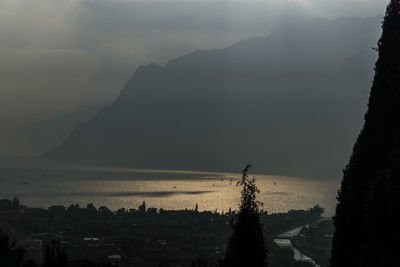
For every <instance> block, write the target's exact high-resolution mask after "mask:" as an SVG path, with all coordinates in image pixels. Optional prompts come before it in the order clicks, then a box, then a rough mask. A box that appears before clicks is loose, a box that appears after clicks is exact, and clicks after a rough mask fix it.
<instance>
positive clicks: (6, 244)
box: [0, 231, 36, 267]
mask: <svg viewBox="0 0 400 267" xmlns="http://www.w3.org/2000/svg"><path fill="white" fill-rule="evenodd" d="M24 256H25V251H24V250H22V249H20V248H17V247H16V246H15V244H14V243H12V244H10V240H9V238H8V236H7V235H4V234H3V233H2V232H1V231H0V266H1V267H34V266H36V265H35V263H34V262H33V261H31V260H27V261H25V260H24Z"/></svg>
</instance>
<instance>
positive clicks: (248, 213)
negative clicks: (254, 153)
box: [223, 165, 267, 267]
mask: <svg viewBox="0 0 400 267" xmlns="http://www.w3.org/2000/svg"><path fill="white" fill-rule="evenodd" d="M250 167H251V165H247V166H246V167H245V168H244V170H243V171H242V179H241V180H240V181H239V182H238V185H241V186H242V198H241V205H240V209H239V212H238V214H237V215H236V216H235V218H234V219H233V222H232V227H233V234H232V237H231V239H230V240H229V243H228V248H227V251H226V254H225V259H224V262H223V266H224V267H234V266H238V267H239V266H248V267H264V266H267V249H266V245H265V241H264V234H263V229H262V227H261V224H260V210H259V206H260V205H262V203H261V202H259V201H257V200H256V195H257V193H259V190H258V188H257V186H256V184H255V181H256V179H255V177H253V178H251V179H249V178H248V171H249V168H250Z"/></svg>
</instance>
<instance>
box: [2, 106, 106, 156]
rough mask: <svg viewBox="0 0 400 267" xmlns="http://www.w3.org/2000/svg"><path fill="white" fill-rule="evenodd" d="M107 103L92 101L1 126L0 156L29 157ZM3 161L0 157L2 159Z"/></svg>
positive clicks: (62, 137) (48, 145)
mask: <svg viewBox="0 0 400 267" xmlns="http://www.w3.org/2000/svg"><path fill="white" fill-rule="evenodd" d="M106 105H109V103H102V104H92V105H88V106H85V107H80V108H77V109H75V110H72V111H69V112H66V113H62V114H58V115H55V116H53V117H52V118H49V119H47V120H40V121H36V122H32V123H27V124H23V125H17V126H14V127H8V128H7V127H3V128H2V132H1V133H0V137H1V138H0V146H1V151H0V157H1V156H6V157H11V158H13V157H32V156H37V155H41V154H43V153H45V152H46V151H49V150H50V149H52V148H54V147H55V146H57V145H59V144H60V143H61V142H62V141H63V140H64V139H65V138H67V137H68V135H69V134H70V133H71V132H72V131H73V130H74V129H75V128H76V127H77V126H79V125H80V124H82V123H84V122H86V121H88V120H90V119H91V118H92V117H93V116H94V115H96V114H97V112H98V111H99V110H100V109H101V108H103V107H104V106H106ZM2 161H3V160H2Z"/></svg>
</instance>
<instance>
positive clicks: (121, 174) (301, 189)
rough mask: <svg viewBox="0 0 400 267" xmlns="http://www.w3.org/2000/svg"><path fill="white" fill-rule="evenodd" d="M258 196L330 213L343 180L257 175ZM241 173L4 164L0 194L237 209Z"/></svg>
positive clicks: (285, 206)
mask: <svg viewBox="0 0 400 267" xmlns="http://www.w3.org/2000/svg"><path fill="white" fill-rule="evenodd" d="M255 176H256V177H257V185H258V187H259V189H260V191H261V192H260V194H259V196H258V198H259V200H260V201H262V202H264V209H265V210H267V211H268V212H270V213H274V212H286V211H288V210H290V209H308V208H311V207H313V206H315V205H316V204H319V205H321V206H322V207H323V208H325V210H326V215H327V216H331V215H332V214H333V212H334V209H335V205H336V198H335V197H336V191H337V189H338V187H339V181H336V180H326V179H307V178H297V177H284V176H276V175H273V176H272V175H255ZM239 178H240V174H235V173H212V172H195V171H193V172H191V171H158V170H136V169H105V168H104V169H99V168H96V169H95V168H92V169H88V168H86V169H84V168H73V169H72V168H69V169H67V168H43V167H23V168H18V167H0V198H13V197H14V196H17V197H18V198H19V199H20V201H21V203H23V204H25V205H27V206H40V207H48V206H51V205H58V204H61V205H64V206H69V205H70V204H80V205H81V206H82V205H83V206H85V205H86V204H88V203H93V204H94V205H95V206H97V207H99V206H107V207H108V208H110V209H112V210H116V209H119V208H122V207H123V208H128V209H129V208H137V207H138V206H139V205H140V204H141V203H142V202H143V201H146V205H147V207H156V208H163V209H186V208H187V209H193V208H194V207H195V205H196V203H197V204H198V206H199V210H212V211H214V210H217V211H219V212H221V211H228V210H229V208H232V209H236V208H237V207H238V204H239V200H240V188H239V187H237V186H236V182H237V180H238V179H239Z"/></svg>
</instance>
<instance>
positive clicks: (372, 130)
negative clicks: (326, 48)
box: [330, 0, 400, 267]
mask: <svg viewBox="0 0 400 267" xmlns="http://www.w3.org/2000/svg"><path fill="white" fill-rule="evenodd" d="M382 29H383V33H382V37H381V39H380V40H379V43H378V49H379V59H378V61H377V62H376V66H375V78H374V83H373V85H372V89H371V94H370V99H369V104H368V112H367V114H366V115H365V124H364V128H363V129H362V131H361V133H360V135H359V137H358V139H357V142H356V144H355V146H354V149H353V154H352V156H351V159H350V162H349V164H348V165H347V167H346V169H345V170H344V176H343V181H342V186H341V190H340V192H339V196H338V200H339V203H338V205H337V209H336V215H335V218H334V223H335V227H336V230H335V234H334V238H333V246H332V256H331V260H330V266H331V267H346V266H352V267H355V266H371V267H373V266H386V267H387V266H398V249H399V245H398V243H397V242H398V240H399V234H398V229H397V227H398V226H397V225H396V222H397V219H396V215H397V214H399V211H400V210H399V206H398V201H399V195H400V194H399V191H400V190H399V188H400V187H399V162H400V161H399V152H400V145H399V144H400V119H399V118H400V51H399V48H400V0H392V1H391V2H390V4H389V6H388V8H387V11H386V15H385V18H384V22H383V25H382Z"/></svg>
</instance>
